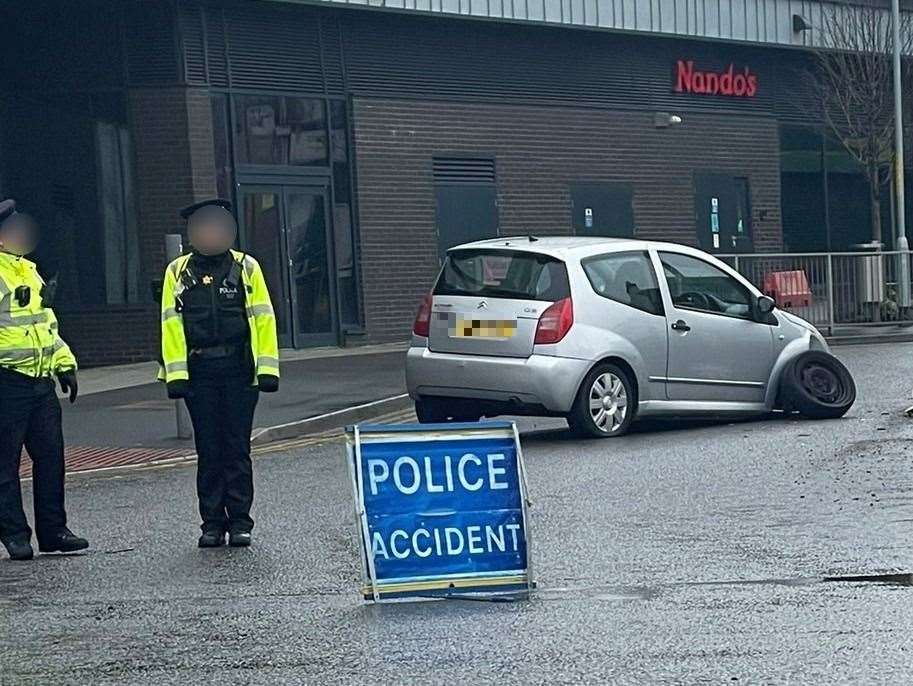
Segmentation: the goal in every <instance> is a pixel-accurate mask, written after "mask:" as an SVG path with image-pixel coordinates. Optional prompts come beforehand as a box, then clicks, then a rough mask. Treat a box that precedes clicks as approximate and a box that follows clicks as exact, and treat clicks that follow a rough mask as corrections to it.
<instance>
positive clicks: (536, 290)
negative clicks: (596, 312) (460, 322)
mask: <svg viewBox="0 0 913 686" xmlns="http://www.w3.org/2000/svg"><path fill="white" fill-rule="evenodd" d="M434 294H435V295H466V296H475V297H481V298H511V299H515V300H547V301H550V302H553V301H555V300H561V299H562V298H567V297H568V296H570V294H571V289H570V286H569V285H568V280H567V268H566V267H565V266H564V262H562V261H561V260H559V259H557V258H555V257H551V256H549V255H542V254H540V253H534V252H522V251H512V250H484V249H476V250H455V251H451V252H450V253H448V254H447V259H446V261H445V262H444V269H443V271H442V272H441V276H440V278H439V279H438V282H437V285H436V286H435V288H434Z"/></svg>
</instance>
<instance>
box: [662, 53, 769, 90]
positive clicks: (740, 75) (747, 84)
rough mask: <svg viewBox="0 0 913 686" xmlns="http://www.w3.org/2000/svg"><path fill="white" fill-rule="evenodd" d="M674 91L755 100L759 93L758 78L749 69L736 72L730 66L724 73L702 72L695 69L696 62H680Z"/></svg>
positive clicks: (677, 64)
mask: <svg viewBox="0 0 913 686" xmlns="http://www.w3.org/2000/svg"><path fill="white" fill-rule="evenodd" d="M673 90H674V91H675V92H676V93H697V94H699V95H726V96H731V97H735V98H753V97H754V96H755V95H756V94H757V92H758V76H757V74H754V73H752V71H751V69H749V68H748V67H744V68H743V69H741V70H736V68H735V67H734V66H733V65H732V64H730V65H729V68H728V69H725V70H724V71H722V72H713V71H700V70H697V69H695V68H694V60H678V61H677V62H676V63H675V84H674V86H673Z"/></svg>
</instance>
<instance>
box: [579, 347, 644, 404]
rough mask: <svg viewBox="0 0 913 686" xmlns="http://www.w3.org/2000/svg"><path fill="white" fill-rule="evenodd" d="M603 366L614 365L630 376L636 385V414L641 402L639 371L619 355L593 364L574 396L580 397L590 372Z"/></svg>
mask: <svg viewBox="0 0 913 686" xmlns="http://www.w3.org/2000/svg"><path fill="white" fill-rule="evenodd" d="M601 364H614V365H615V366H617V367H619V368H620V369H622V370H623V371H624V372H625V374H627V375H628V379H630V380H631V383H632V384H633V385H634V401H635V402H634V403H633V406H634V412H635V414H636V412H637V403H638V402H639V401H640V380H639V379H638V377H637V370H635V369H634V366H633V365H631V363H630V362H628V361H627V360H626V359H624V358H623V357H620V356H618V355H606V356H605V357H602V358H600V359H598V360H596V361H595V362H593V364H591V365H590V366H589V368H587V370H586V374H584V375H583V378H582V379H580V382H579V383H578V384H577V393H576V395H575V396H574V397H575V399H576V398H577V397H579V396H580V390H581V388H582V387H583V384H584V382H585V381H586V379H587V377H588V376H589V375H590V372H592V371H593V370H594V369H596V367H598V366H599V365H601Z"/></svg>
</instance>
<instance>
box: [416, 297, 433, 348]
mask: <svg viewBox="0 0 913 686" xmlns="http://www.w3.org/2000/svg"><path fill="white" fill-rule="evenodd" d="M432 300H433V296H432V295H431V293H429V294H428V295H426V296H425V297H424V299H423V300H422V304H421V305H419V306H418V313H417V314H416V315H415V323H414V324H413V325H412V333H414V334H415V335H416V336H423V337H424V338H428V336H429V334H430V333H431V302H432Z"/></svg>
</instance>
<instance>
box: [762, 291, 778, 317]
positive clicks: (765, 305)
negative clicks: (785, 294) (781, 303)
mask: <svg viewBox="0 0 913 686" xmlns="http://www.w3.org/2000/svg"><path fill="white" fill-rule="evenodd" d="M776 306H777V302H776V301H775V300H774V299H773V298H771V297H770V296H769V295H762V296H761V297H760V298H758V314H759V315H761V316H762V317H766V316H767V315H769V314H770V313H771V312H773V311H774V308H776Z"/></svg>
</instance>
